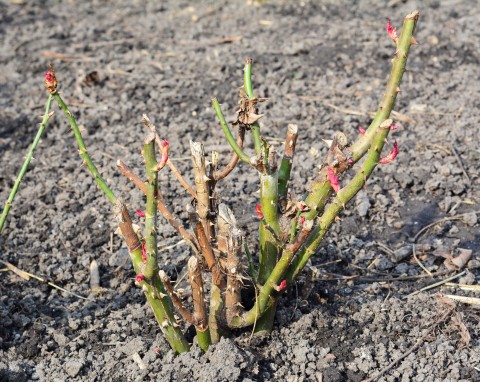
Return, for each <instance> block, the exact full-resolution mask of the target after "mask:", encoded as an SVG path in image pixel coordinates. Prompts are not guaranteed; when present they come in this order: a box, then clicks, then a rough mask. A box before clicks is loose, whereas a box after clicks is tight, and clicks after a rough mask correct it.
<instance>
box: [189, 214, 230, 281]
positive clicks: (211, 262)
mask: <svg viewBox="0 0 480 382" xmlns="http://www.w3.org/2000/svg"><path fill="white" fill-rule="evenodd" d="M187 211H188V213H189V219H190V224H191V225H192V226H193V227H194V232H195V236H196V237H197V240H198V244H199V246H200V250H201V252H202V254H203V257H204V259H205V262H206V263H207V267H208V269H209V270H210V272H212V282H213V284H215V285H217V286H219V287H222V284H223V283H224V282H225V281H224V279H225V278H224V277H223V274H222V271H221V269H220V266H219V264H218V262H217V259H216V258H215V254H214V253H213V249H212V246H211V245H210V243H209V241H208V239H207V235H206V234H205V230H204V229H203V225H202V223H201V222H199V221H198V216H197V213H196V212H195V211H194V210H193V209H192V208H191V207H190V208H189V209H188V208H187Z"/></svg>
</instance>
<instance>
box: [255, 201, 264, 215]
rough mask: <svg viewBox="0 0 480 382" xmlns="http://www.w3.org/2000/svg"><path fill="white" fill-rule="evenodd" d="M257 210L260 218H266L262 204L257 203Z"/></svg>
mask: <svg viewBox="0 0 480 382" xmlns="http://www.w3.org/2000/svg"><path fill="white" fill-rule="evenodd" d="M255 212H256V213H257V216H258V218H259V219H264V218H265V216H263V213H262V206H261V205H260V204H257V205H256V207H255Z"/></svg>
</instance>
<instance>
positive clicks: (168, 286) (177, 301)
mask: <svg viewBox="0 0 480 382" xmlns="http://www.w3.org/2000/svg"><path fill="white" fill-rule="evenodd" d="M158 276H159V277H160V280H161V281H162V283H163V286H164V287H165V290H166V291H167V293H168V295H169V296H170V299H171V300H172V303H173V305H174V306H175V308H177V310H178V312H179V313H180V314H181V315H182V317H183V319H184V320H185V321H187V322H188V323H189V324H191V325H195V319H194V317H193V316H192V314H191V313H190V312H189V311H188V309H187V308H185V307H184V306H183V303H182V299H181V298H180V296H179V295H178V293H177V292H175V290H174V289H173V286H172V283H171V282H170V278H169V277H168V276H167V274H166V273H165V272H164V271H163V270H161V271H159V272H158Z"/></svg>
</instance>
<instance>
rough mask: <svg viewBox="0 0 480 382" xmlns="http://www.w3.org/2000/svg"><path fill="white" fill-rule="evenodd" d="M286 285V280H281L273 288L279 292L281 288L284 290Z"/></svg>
mask: <svg viewBox="0 0 480 382" xmlns="http://www.w3.org/2000/svg"><path fill="white" fill-rule="evenodd" d="M286 287H287V280H282V281H281V283H280V284H279V285H278V286H276V285H275V287H274V289H275V290H276V291H277V292H281V291H282V290H284V289H285V288H286Z"/></svg>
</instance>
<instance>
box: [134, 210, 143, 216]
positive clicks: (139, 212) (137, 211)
mask: <svg viewBox="0 0 480 382" xmlns="http://www.w3.org/2000/svg"><path fill="white" fill-rule="evenodd" d="M135 213H136V214H137V215H138V216H140V217H141V218H144V217H145V212H143V211H142V210H135Z"/></svg>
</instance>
